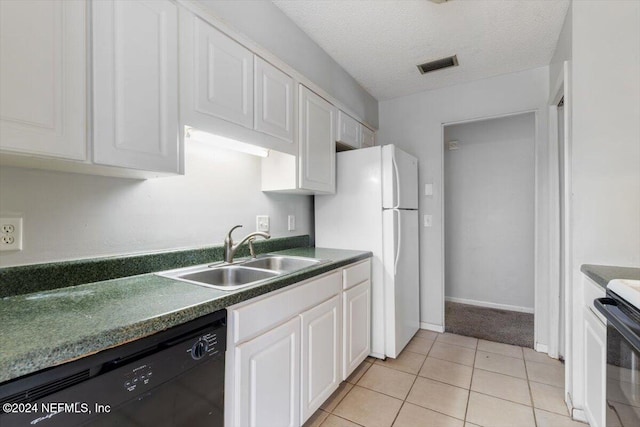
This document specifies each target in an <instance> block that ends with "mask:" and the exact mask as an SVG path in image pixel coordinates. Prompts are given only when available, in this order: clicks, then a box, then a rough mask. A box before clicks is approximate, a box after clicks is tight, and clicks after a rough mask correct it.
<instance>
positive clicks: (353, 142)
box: [337, 110, 360, 148]
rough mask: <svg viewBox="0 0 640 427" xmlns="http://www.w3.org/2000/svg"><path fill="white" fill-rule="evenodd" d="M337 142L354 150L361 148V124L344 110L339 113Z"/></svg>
mask: <svg viewBox="0 0 640 427" xmlns="http://www.w3.org/2000/svg"><path fill="white" fill-rule="evenodd" d="M337 141H338V142H341V143H343V144H346V145H348V146H349V147H352V148H360V122H358V121H357V120H356V119H354V118H353V117H351V116H349V115H348V114H346V113H343V112H342V110H340V111H338V137H337Z"/></svg>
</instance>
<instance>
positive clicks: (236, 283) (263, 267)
mask: <svg viewBox="0 0 640 427" xmlns="http://www.w3.org/2000/svg"><path fill="white" fill-rule="evenodd" d="M322 262H323V261H322V260H318V259H313V258H303V257H295V256H281V255H264V256H260V257H258V258H252V259H249V260H246V261H241V262H237V263H233V264H227V263H217V264H206V265H197V266H193V267H186V268H180V269H177V270H169V271H164V272H161V273H157V274H158V275H159V276H163V277H168V278H170V279H175V280H181V281H183V282H188V283H193V284H196V285H201V286H207V287H210V288H215V289H221V290H225V291H231V290H236V289H241V288H244V287H248V286H253V285H256V284H259V283H262V282H265V281H267V280H269V279H272V278H274V277H276V276H281V275H285V274H289V273H293V272H295V271H298V270H302V269H304V268H307V267H311V266H313V265H317V264H320V263H322Z"/></svg>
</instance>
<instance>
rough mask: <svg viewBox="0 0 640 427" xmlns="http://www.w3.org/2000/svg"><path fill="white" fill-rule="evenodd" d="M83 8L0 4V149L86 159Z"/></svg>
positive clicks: (66, 0)
mask: <svg viewBox="0 0 640 427" xmlns="http://www.w3.org/2000/svg"><path fill="white" fill-rule="evenodd" d="M86 39H87V38H86V4H85V2H84V1H82V0H50V1H18V0H13V1H5V0H3V1H0V64H2V67H0V149H2V150H6V151H12V152H17V153H25V154H35V155H44V156H54V157H62V158H65V159H74V160H85V159H86V140H87V139H86V136H87V135H86V129H87V128H86V111H87V109H86V89H85V88H86V77H85V75H86V70H87V64H86V53H85V52H86Z"/></svg>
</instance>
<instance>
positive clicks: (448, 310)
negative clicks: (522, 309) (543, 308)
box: [444, 301, 533, 348]
mask: <svg viewBox="0 0 640 427" xmlns="http://www.w3.org/2000/svg"><path fill="white" fill-rule="evenodd" d="M444 323H445V331H446V332H451V333H453V334H459V335H466V336H468V337H475V338H481V339H483V340H489V341H496V342H502V343H505V344H513V345H519V346H522V347H530V348H533V314H529V313H519V312H517V311H508V310H497V309H495V308H486V307H477V306H474V305H467V304H458V303H455V302H448V301H447V302H445V321H444Z"/></svg>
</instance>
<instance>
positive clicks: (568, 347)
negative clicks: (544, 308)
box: [549, 61, 582, 415]
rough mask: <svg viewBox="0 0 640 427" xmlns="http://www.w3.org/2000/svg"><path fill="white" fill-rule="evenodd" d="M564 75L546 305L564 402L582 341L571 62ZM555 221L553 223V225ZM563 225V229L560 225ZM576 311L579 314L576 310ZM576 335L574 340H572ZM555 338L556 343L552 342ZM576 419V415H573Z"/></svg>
mask: <svg viewBox="0 0 640 427" xmlns="http://www.w3.org/2000/svg"><path fill="white" fill-rule="evenodd" d="M562 71H563V72H562V73H560V75H559V76H558V80H557V81H556V82H555V86H554V88H553V91H552V92H551V93H552V94H553V96H552V97H550V98H549V147H550V149H549V155H550V156H549V166H550V167H549V172H550V180H551V184H552V185H551V190H552V191H551V194H550V212H551V215H553V216H552V222H551V224H550V225H551V227H550V233H549V234H550V236H549V237H550V243H551V247H550V249H551V250H550V253H549V273H550V275H549V286H550V291H551V292H550V298H554V299H550V300H549V303H550V305H551V306H552V307H553V306H554V305H555V306H557V310H556V311H557V313H556V317H557V320H558V323H557V327H556V328H555V331H554V329H551V330H550V331H549V332H550V343H549V344H550V347H551V346H555V348H550V351H549V355H550V356H551V357H557V355H558V354H559V353H560V348H559V346H560V333H564V338H565V339H564V349H562V354H563V356H564V359H565V370H564V377H565V398H566V396H568V395H573V387H574V385H573V383H574V381H573V371H574V368H575V366H574V365H575V363H574V357H573V347H574V346H573V341H574V340H581V339H582V333H581V330H578V331H577V332H578V333H572V331H573V323H574V322H573V311H574V310H573V306H574V304H575V305H576V307H581V304H582V301H580V302H578V303H574V301H573V299H574V296H573V294H574V292H573V262H572V252H573V251H572V246H571V238H572V229H571V216H572V205H571V191H572V185H571V152H572V149H571V141H572V131H571V129H572V127H571V109H572V97H571V95H572V92H571V91H572V87H571V61H564V63H563V70H562ZM562 98H564V106H563V109H564V115H563V119H564V141H562V143H563V144H564V145H563V157H564V162H563V176H562V178H563V180H564V192H563V194H560V191H559V187H558V184H559V180H560V171H559V166H560V165H559V157H558V149H559V148H560V147H559V144H560V141H559V138H558V121H557V115H558V107H557V105H558V103H559V102H560V99H562ZM560 197H562V199H563V202H564V216H563V217H562V218H561V217H560V215H559V213H560V204H559V200H560ZM554 220H555V222H553V221H554ZM561 224H562V227H560V225H561ZM561 230H562V233H563V237H564V242H565V245H564V254H562V255H563V256H564V266H563V268H564V275H563V278H562V279H563V282H564V289H563V290H561V286H560V284H561V283H560V280H559V279H560V259H561V258H560V255H561V254H560V232H561ZM561 291H562V292H563V296H564V301H561V299H560V292H561ZM561 302H562V303H563V305H564V330H563V331H560V324H559V311H560V303H561ZM578 311H579V310H578ZM574 335H575V336H574ZM554 337H555V342H554V339H553V338H554ZM552 351H554V352H555V353H554V354H555V356H554V355H552ZM581 381H582V379H580V378H577V382H578V383H580V382H581ZM566 399H567V403H568V406H569V408H570V409H571V410H572V412H573V411H575V409H574V408H573V405H572V404H571V401H570V400H569V399H568V398H566ZM574 415H575V414H574Z"/></svg>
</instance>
